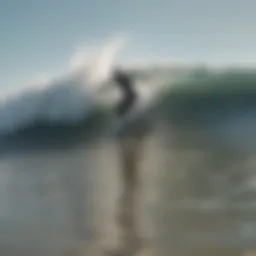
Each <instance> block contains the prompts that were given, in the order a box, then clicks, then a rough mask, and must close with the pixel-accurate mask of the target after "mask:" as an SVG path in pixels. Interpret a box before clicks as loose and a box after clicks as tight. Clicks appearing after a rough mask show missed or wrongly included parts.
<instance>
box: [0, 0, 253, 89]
mask: <svg viewBox="0 0 256 256" xmlns="http://www.w3.org/2000/svg"><path fill="white" fill-rule="evenodd" d="M255 13H256V1H255V0H0V33H1V40H0V57H1V62H0V74H1V76H0V88H6V87H13V86H18V85H19V84H24V83H26V82H27V81H29V79H30V78H31V77H32V78H33V77H35V76H37V75H38V74H41V73H46V74H47V73H50V74H52V73H55V72H59V71H60V70H63V69H64V68H65V67H66V65H67V63H68V60H69V58H70V56H71V55H72V53H73V51H74V50H75V48H76V47H77V46H79V45H81V44H83V43H86V42H88V41H89V42H90V40H92V39H104V38H109V37H111V36H113V35H115V34H119V33H124V34H128V35H129V36H130V39H131V43H130V44H129V45H128V48H127V51H126V52H125V53H124V54H126V55H125V56H130V55H132V56H134V57H140V56H142V57H146V56H159V57H166V56H169V57H173V58H175V59H182V60H188V61H195V62H196V61H202V62H217V63H247V62H248V63H252V62H254V63H255V62H256V47H255V45H256V15H255Z"/></svg>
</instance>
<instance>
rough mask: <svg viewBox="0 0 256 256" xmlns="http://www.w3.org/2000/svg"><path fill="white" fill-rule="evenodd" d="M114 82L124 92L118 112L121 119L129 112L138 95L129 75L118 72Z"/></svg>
mask: <svg viewBox="0 0 256 256" xmlns="http://www.w3.org/2000/svg"><path fill="white" fill-rule="evenodd" d="M114 80H115V82H116V83H117V85H118V86H119V88H120V89H121V90H122V92H123V99H122V100H121V102H120V103H119V104H118V106H117V109H116V112H117V116H118V117H119V118H121V117H123V116H124V115H125V114H127V113H128V112H129V110H130V109H131V107H132V106H133V104H134V103H135V100H136V93H135V92H134V90H133V82H132V79H131V77H129V75H127V74H125V73H123V72H121V71H116V72H115V74H114Z"/></svg>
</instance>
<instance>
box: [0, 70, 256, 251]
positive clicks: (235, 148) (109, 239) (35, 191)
mask: <svg viewBox="0 0 256 256" xmlns="http://www.w3.org/2000/svg"><path fill="white" fill-rule="evenodd" d="M130 72H131V73H132V74H133V75H134V77H135V78H136V79H137V80H138V81H144V84H146V85H148V86H149V84H150V86H153V87H154V88H165V89H164V91H163V93H162V95H161V97H159V98H158V100H157V101H156V104H154V105H153V106H152V107H151V109H150V110H149V112H148V115H147V125H149V126H150V129H148V130H147V133H146V135H145V137H144V139H143V141H142V142H141V143H142V144H141V147H142V155H141V158H140V159H138V161H139V164H140V167H139V175H140V192H141V194H140V197H139V200H140V201H139V206H138V209H139V210H138V214H139V217H138V219H139V223H138V226H139V227H140V230H141V232H142V233H143V234H144V235H145V236H146V237H147V239H150V240H151V241H152V242H151V243H150V244H151V245H152V252H153V255H245V253H247V252H249V251H252V250H254V249H255V248H254V247H255V244H256V214H255V213H256V173H255V168H256V140H255V135H256V132H255V131H256V129H255V128H256V122H255V118H256V87H255V85H256V71H254V70H248V69H225V70H224V69H220V70H214V69H210V68H206V67H205V68H202V67H199V68H197V67H168V68H167V67H158V68H156V67H154V68H147V69H140V70H130ZM83 75H84V74H83V73H79V72H78V73H72V74H71V75H69V76H68V77H62V78H61V79H59V80H54V81H52V82H51V83H50V84H48V86H45V87H42V88H40V90H39V89H37V90H35V89H33V90H32V89H31V88H29V89H26V90H24V91H22V93H19V94H16V95H10V96H8V97H7V96H6V97H5V98H4V99H3V100H2V101H1V106H0V117H1V123H0V132H1V135H0V182H1V186H0V190H1V192H0V255H3V256H9V255H14V256H16V255H26V256H30V255H38V256H40V255H47V256H55V255H56V256H57V255H58V256H59V255H60V256H62V255H63V256H64V255H104V254H97V253H98V252H97V250H100V249H99V248H103V249H104V248H105V247H107V246H109V245H111V244H112V243H115V241H116V240H117V239H118V232H117V227H116V212H115V211H116V207H117V202H118V197H119V196H120V191H121V181H120V168H121V167H120V166H121V165H120V152H119V149H118V147H119V142H118V140H117V139H116V138H115V137H114V136H110V135H109V129H110V127H111V123H112V121H111V120H112V119H113V116H112V115H111V110H112V108H113V105H115V102H116V98H117V97H116V96H115V92H110V93H109V95H107V94H103V96H102V95H101V96H100V97H98V96H99V95H98V94H97V93H96V92H95V91H94V90H93V89H92V88H90V87H85V86H84V84H85V83H86V82H85V80H84V76H83ZM162 85H164V86H162ZM161 86H162V87H161ZM88 88H90V89H88ZM113 95H114V96H113ZM99 98H101V100H100V103H99ZM104 100H105V101H104ZM144 121H145V120H144V119H143V118H141V120H140V121H137V122H136V123H135V124H134V125H133V128H134V129H132V130H133V131H134V130H135V131H136V129H139V127H140V126H141V124H142V122H144ZM150 250H151V249H150Z"/></svg>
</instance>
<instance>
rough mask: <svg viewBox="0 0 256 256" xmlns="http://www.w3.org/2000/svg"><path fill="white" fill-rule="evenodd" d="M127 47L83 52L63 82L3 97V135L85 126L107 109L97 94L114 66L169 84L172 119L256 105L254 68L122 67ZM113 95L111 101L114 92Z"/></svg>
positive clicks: (112, 44) (150, 63) (110, 45)
mask: <svg viewBox="0 0 256 256" xmlns="http://www.w3.org/2000/svg"><path fill="white" fill-rule="evenodd" d="M123 43H124V41H123V39H120V38H118V39H114V40H110V41H108V42H107V43H106V44H104V45H103V46H101V45H100V46H98V47H96V46H94V47H93V49H92V48H90V47H89V48H88V47H87V48H86V47H83V48H79V49H78V50H77V51H76V52H75V53H74V54H73V56H72V58H71V60H70V67H69V69H68V70H67V71H66V72H64V74H63V75H61V76H59V78H56V79H48V80H44V81H39V82H36V83H34V84H32V85H31V86H29V87H27V88H25V89H23V90H20V91H18V90H17V91H15V92H12V93H10V94H8V95H3V96H2V98H1V99H0V119H1V123H0V134H6V133H7V134H8V133H13V132H15V131H19V130H20V129H22V128H26V127H33V126H35V125H36V124H37V123H45V124H48V125H50V124H51V125H53V124H56V125H58V124H64V125H67V124H77V123H81V122H84V121H85V120H87V119H88V118H89V117H90V116H91V115H93V113H94V110H96V109H97V108H99V107H102V106H103V108H104V107H106V105H104V104H102V105H101V104H100V103H99V97H98V91H99V89H100V88H101V87H102V86H104V85H105V84H106V83H109V82H110V77H111V73H112V70H113V68H115V66H120V67H122V68H125V69H127V70H129V71H130V72H132V74H133V75H134V76H135V77H136V78H138V79H144V80H146V81H148V82H149V83H148V84H153V85H154V86H156V87H157V86H158V85H160V84H166V85H168V88H170V90H169V92H168V93H166V96H165V97H164V98H163V102H164V103H163V105H164V108H165V110H164V111H165V112H166V111H167V112H168V115H169V116H170V115H172V119H173V121H177V119H179V120H183V121H184V120H185V119H186V118H184V117H185V116H186V115H187V116H190V117H192V116H193V114H195V115H194V117H195V116H196V115H198V114H199V115H200V117H201V116H202V115H203V116H204V117H205V116H207V118H208V120H209V119H214V118H215V117H216V116H218V118H219V116H220V113H221V115H223V113H226V112H228V111H231V112H233V113H234V112H236V111H241V109H244V107H245V106H246V107H248V106H249V107H250V106H252V105H253V106H254V105H255V106H256V104H255V103H256V90H255V89H256V86H255V84H256V72H255V70H250V69H248V68H247V69H234V68H233V69H228V68H214V67H209V66H206V65H205V66H198V65H197V66H196V65H193V64H186V63H185V62H175V63H174V62H172V61H169V62H168V61H167V60H166V59H165V60H163V61H161V60H159V59H158V60H157V61H156V60H150V59H147V60H144V61H143V60H140V61H138V60H136V59H135V60H133V61H130V62H126V63H124V62H123V63H121V62H117V61H116V56H117V53H118V51H119V50H120V49H121V48H122V46H123ZM254 92H255V93H254ZM110 94H111V97H110V98H111V100H110V102H112V103H113V101H112V99H113V95H112V92H111V93H110ZM104 96H106V94H105V95H104ZM103 98H104V97H103ZM105 98H106V97H105ZM175 118H176V119H175Z"/></svg>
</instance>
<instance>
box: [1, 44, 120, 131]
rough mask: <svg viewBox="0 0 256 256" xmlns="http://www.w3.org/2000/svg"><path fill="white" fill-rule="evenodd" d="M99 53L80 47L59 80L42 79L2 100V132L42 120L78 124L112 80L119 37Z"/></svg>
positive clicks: (86, 116) (87, 114)
mask: <svg viewBox="0 0 256 256" xmlns="http://www.w3.org/2000/svg"><path fill="white" fill-rule="evenodd" d="M98 48H99V49H98V50H99V51H100V52H99V53H98V52H96V51H94V52H93V54H92V53H88V52H86V51H85V50H84V49H82V50H81V49H78V50H77V51H76V52H75V54H74V55H73V56H72V58H71V61H70V68H69V70H67V71H66V72H65V73H64V74H63V75H62V76H60V77H59V78H57V79H51V80H48V81H39V82H37V83H34V84H32V85H31V86H28V87H25V88H23V89H22V90H17V91H14V92H12V93H9V94H5V95H2V97H1V99H0V119H1V123H0V134H6V133H11V132H15V131H17V130H20V129H22V128H24V127H29V126H31V125H34V124H36V123H37V122H41V123H44V122H46V123H76V122H80V121H81V120H84V119H86V118H88V116H90V114H91V113H92V111H93V109H94V108H95V104H94V103H95V98H94V94H95V91H97V88H98V87H99V86H102V83H104V82H106V81H107V80H108V79H109V76H110V74H111V72H112V69H113V63H114V58H115V55H116V54H117V51H118V50H119V48H120V40H119V39H115V40H112V41H110V42H108V43H107V44H105V45H103V47H101V48H100V47H98Z"/></svg>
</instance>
